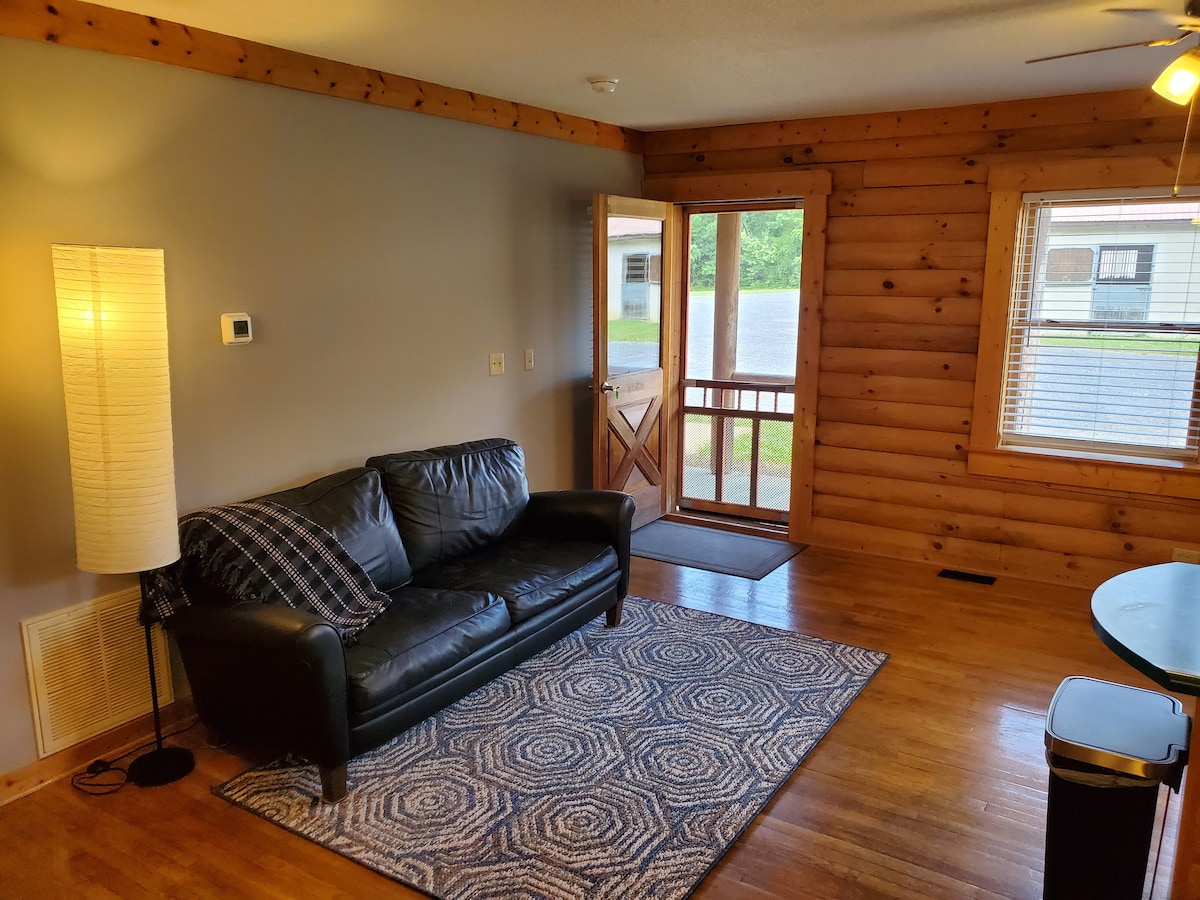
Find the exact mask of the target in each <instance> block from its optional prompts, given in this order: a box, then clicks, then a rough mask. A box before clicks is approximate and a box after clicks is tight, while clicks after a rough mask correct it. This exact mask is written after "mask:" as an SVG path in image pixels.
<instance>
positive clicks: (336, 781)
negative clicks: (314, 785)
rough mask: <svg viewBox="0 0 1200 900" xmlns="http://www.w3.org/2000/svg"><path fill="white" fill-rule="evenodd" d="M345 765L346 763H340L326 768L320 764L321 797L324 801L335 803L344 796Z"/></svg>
mask: <svg viewBox="0 0 1200 900" xmlns="http://www.w3.org/2000/svg"><path fill="white" fill-rule="evenodd" d="M346 767H347V763H342V764H341V765H340V766H334V767H332V768H327V767H326V766H321V767H320V769H321V799H322V800H324V801H325V802H326V803H337V802H338V801H339V800H342V799H344V798H345V796H346Z"/></svg>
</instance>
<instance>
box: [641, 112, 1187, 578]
mask: <svg viewBox="0 0 1200 900" xmlns="http://www.w3.org/2000/svg"><path fill="white" fill-rule="evenodd" d="M1184 112H1185V111H1183V110H1181V109H1180V108H1179V107H1175V106H1173V105H1172V104H1169V103H1167V102H1166V101H1164V100H1161V99H1159V98H1158V97H1157V96H1155V95H1154V94H1153V93H1151V92H1150V91H1149V90H1145V91H1142V90H1138V91H1128V92H1119V93H1109V94H1102V95H1087V96H1074V97H1059V98H1050V99H1041V100H1029V101H1015V102H1004V103H995V104H980V105H974V106H966V107H956V108H952V109H936V110H917V111H912V112H902V113H885V114H875V115H862V116H846V117H833V118H824V119H811V120H798V121H788V122H773V123H766V124H755V125H744V126H725V127H717V128H703V129H691V130H686V131H671V132H658V133H651V134H648V135H647V136H646V156H645V166H646V192H647V193H646V195H647V196H656V195H657V194H659V193H661V192H662V191H663V190H664V185H665V184H668V183H670V182H671V181H673V180H676V179H677V178H678V176H688V175H700V174H713V173H729V174H730V175H735V174H736V175H740V176H751V175H753V176H754V180H756V181H758V182H759V183H763V182H766V183H769V182H770V181H771V179H772V177H778V178H781V179H783V178H787V177H791V178H793V179H794V177H795V175H796V173H797V171H798V170H805V169H810V170H825V171H828V172H829V173H831V175H832V179H833V189H832V193H831V194H830V196H829V202H828V211H827V215H828V221H827V233H826V253H825V273H824V294H823V297H822V298H821V303H820V312H819V323H817V327H818V328H819V331H820V335H821V340H820V350H819V365H818V366H817V370H818V375H817V384H816V391H815V398H816V409H817V421H816V430H815V435H816V440H815V446H814V447H813V448H812V454H811V456H812V459H813V471H812V473H811V483H812V490H811V495H807V494H806V495H805V504H806V506H807V508H802V509H796V510H793V521H794V522H796V523H799V525H798V527H797V528H796V529H795V533H794V535H793V536H794V537H795V538H797V539H799V540H804V541H807V542H810V543H814V544H818V545H822V546H828V547H837V548H844V549H854V550H864V551H867V552H871V553H877V554H882V555H886V556H894V557H900V558H907V559H920V560H925V561H929V562H934V563H937V564H940V565H944V566H947V567H950V568H955V569H964V570H968V571H972V572H979V573H986V574H993V575H1019V576H1022V577H1027V578H1034V579H1038V580H1043V581H1058V582H1064V583H1072V584H1079V585H1082V586H1094V585H1096V584H1098V583H1099V582H1100V581H1102V580H1104V579H1105V578H1108V577H1110V576H1112V575H1114V574H1117V573H1118V572H1121V571H1124V570H1126V569H1129V568H1133V567H1136V566H1142V565H1148V564H1153V563H1159V562H1165V561H1168V560H1169V559H1170V558H1171V551H1172V548H1173V547H1180V546H1182V547H1196V546H1200V501H1194V500H1180V499H1173V498H1166V497H1161V496H1155V495H1152V494H1132V493H1119V492H1114V491H1104V490H1099V489H1076V488H1070V489H1068V488H1062V487H1058V486H1053V485H1051V484H1048V483H1037V482H1030V481H1016V480H1009V479H1002V478H994V477H984V476H978V475H969V474H968V472H967V451H968V438H969V433H970V430H971V415H972V403H973V395H974V388H975V384H974V382H975V364H976V354H977V351H978V347H979V324H980V311H981V307H982V296H983V277H984V259H985V251H986V241H987V231H988V220H989V198H990V195H989V192H988V189H987V180H988V172H989V168H990V167H992V166H994V165H996V164H998V163H1013V162H1021V163H1026V164H1029V165H1031V166H1037V165H1038V164H1042V163H1048V162H1051V161H1060V160H1069V159H1096V158H1098V157H1112V158H1113V162H1114V164H1115V165H1120V164H1121V163H1120V162H1119V159H1120V158H1126V157H1129V158H1133V157H1138V158H1146V157H1151V158H1154V159H1156V160H1158V161H1159V165H1158V166H1157V168H1158V169H1159V171H1171V172H1173V171H1174V169H1175V165H1176V163H1177V161H1178V158H1179V152H1180V146H1181V139H1182V136H1183V131H1184V126H1185V120H1186V116H1185V114H1184ZM806 305H807V303H806ZM810 327H811V323H810ZM804 387H805V386H803V385H801V386H799V387H798V390H803V389H804ZM809 387H810V388H811V387H812V386H811V385H809ZM1197 477H1198V478H1200V474H1198V475H1197Z"/></svg>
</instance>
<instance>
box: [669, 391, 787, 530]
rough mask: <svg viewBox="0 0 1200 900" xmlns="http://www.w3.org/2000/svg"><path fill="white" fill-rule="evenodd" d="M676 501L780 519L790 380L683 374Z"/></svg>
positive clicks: (783, 503)
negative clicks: (680, 461)
mask: <svg viewBox="0 0 1200 900" xmlns="http://www.w3.org/2000/svg"><path fill="white" fill-rule="evenodd" d="M682 389H683V403H682V412H683V421H684V437H683V467H682V470H683V489H682V491H681V492H680V505H681V506H684V507H688V508H693V509H698V510H703V511H708V512H720V513H731V514H733V515H740V516H746V517H749V518H755V519H759V520H764V521H776V522H786V521H787V512H788V504H789V501H790V496H791V458H792V420H793V418H794V414H795V393H796V385H795V384H794V383H793V382H787V381H784V380H782V379H780V380H767V379H762V380H759V379H755V380H752V381H751V380H713V379H698V378H689V379H685V380H684V381H683V382H682Z"/></svg>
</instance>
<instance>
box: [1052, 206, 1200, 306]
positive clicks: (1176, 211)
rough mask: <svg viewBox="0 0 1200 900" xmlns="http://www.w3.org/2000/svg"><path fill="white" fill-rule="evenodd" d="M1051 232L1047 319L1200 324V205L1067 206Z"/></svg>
mask: <svg viewBox="0 0 1200 900" xmlns="http://www.w3.org/2000/svg"><path fill="white" fill-rule="evenodd" d="M1045 227H1046V228H1047V232H1046V238H1045V246H1046V248H1047V249H1046V259H1045V263H1044V268H1042V267H1040V266H1039V267H1038V268H1039V269H1040V270H1041V271H1044V273H1045V275H1044V281H1043V282H1042V283H1041V285H1040V288H1041V290H1040V295H1039V296H1038V297H1037V300H1038V301H1040V310H1039V308H1038V307H1035V310H1036V311H1040V314H1041V317H1042V318H1046V319H1058V320H1072V319H1091V320H1103V321H1111V322H1113V323H1114V324H1116V323H1119V322H1122V321H1124V322H1160V323H1172V324H1184V323H1189V324H1195V323H1197V322H1200V271H1198V270H1197V269H1196V267H1195V266H1194V265H1193V260H1194V259H1197V258H1200V253H1198V252H1197V251H1198V249H1200V203H1165V204H1164V203H1144V204H1143V203H1125V204H1122V205H1112V206H1107V205H1106V206H1097V205H1094V204H1092V205H1088V206H1086V207H1083V206H1073V207H1072V206H1063V207H1057V208H1054V209H1052V210H1051V214H1050V216H1049V220H1048V223H1047V225H1046V226H1045ZM1193 291H1195V292H1197V297H1196V299H1195V300H1191V299H1190V297H1191V294H1192V293H1193ZM1035 314H1036V312H1035Z"/></svg>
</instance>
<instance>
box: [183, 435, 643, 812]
mask: <svg viewBox="0 0 1200 900" xmlns="http://www.w3.org/2000/svg"><path fill="white" fill-rule="evenodd" d="M524 463H525V461H524V454H523V452H522V450H521V448H520V447H519V446H518V445H517V444H515V443H513V442H512V441H509V440H504V439H490V440H484V441H474V442H471V443H466V444H460V445H455V446H448V447H437V448H434V449H431V450H423V451H414V452H406V453H394V454H389V455H386V456H377V457H373V458H371V459H369V460H367V464H366V466H363V467H361V468H354V469H348V470H346V471H343V472H338V473H336V474H333V475H329V476H326V477H324V478H320V479H317V480H316V481H314V482H312V483H311V484H308V485H305V486H303V487H299V488H295V489H292V490H287V491H281V492H278V493H275V494H270V495H267V497H266V498H259V499H269V500H272V501H274V502H276V503H279V504H282V505H284V506H287V507H289V508H290V509H292V510H295V511H296V512H299V513H300V514H301V515H302V516H304V517H306V518H307V519H309V520H311V521H312V522H316V523H317V524H318V525H320V526H321V527H323V528H324V529H327V530H328V531H329V532H330V533H332V534H333V535H334V536H335V537H336V538H337V539H338V541H339V542H340V543H341V544H342V545H343V546H344V547H345V548H346V550H347V551H348V552H349V554H350V556H351V557H353V559H355V560H357V562H358V563H359V564H361V566H362V568H363V569H364V570H365V571H366V573H367V574H368V575H369V576H370V577H371V580H372V581H373V582H374V584H375V586H376V587H377V588H378V589H379V590H380V591H383V592H385V593H386V594H387V595H388V596H389V597H390V598H391V599H390V603H389V604H388V606H387V608H386V610H385V611H384V612H383V613H382V614H380V615H379V616H378V617H377V618H375V619H374V620H373V621H372V622H371V623H370V624H369V625H367V626H366V627H365V628H364V629H362V630H361V631H360V632H358V633H357V635H355V637H354V638H353V639H351V640H350V641H347V642H343V640H342V638H341V636H340V635H339V633H338V632H337V631H336V630H335V629H334V627H333V626H331V625H330V624H329V623H328V622H327V621H325V620H323V619H322V618H320V617H318V616H317V615H314V614H313V613H310V612H303V611H300V610H298V609H294V608H292V607H290V606H287V605H284V604H272V603H263V602H253V601H249V602H248V601H244V600H243V601H241V602H238V601H237V600H236V599H235V598H234V597H231V596H230V595H229V594H228V592H227V591H226V590H225V589H224V587H223V586H222V585H220V584H216V583H214V582H213V580H212V579H211V578H210V579H207V580H205V579H203V578H199V577H198V576H197V575H196V574H195V572H194V571H193V572H191V573H189V572H185V573H184V575H183V583H184V584H185V585H186V588H187V594H188V597H189V600H190V605H188V606H186V607H184V608H183V609H180V610H179V611H178V612H177V613H175V614H174V615H172V616H171V617H170V619H169V620H168V627H169V628H170V630H171V632H172V633H173V634H174V636H175V638H176V641H177V643H178V646H179V651H180V656H181V657H182V660H183V665H184V669H185V671H186V673H187V678H188V681H189V683H190V685H191V689H192V696H193V698H194V701H195V704H196V709H197V711H198V712H199V715H200V718H201V720H202V721H203V723H204V724H205V726H206V727H207V728H208V729H209V731H210V733H213V734H216V735H220V736H221V737H222V738H224V739H228V740H231V741H233V742H235V743H238V742H243V743H247V744H253V745H257V746H268V747H272V748H276V749H278V750H280V751H287V752H291V753H295V754H298V755H299V756H302V757H304V758H306V759H308V760H309V761H310V762H312V763H315V764H316V765H317V766H318V767H319V768H320V772H321V782H322V790H323V795H324V798H325V799H326V800H329V801H334V800H338V799H340V798H341V797H343V796H345V794H346V774H347V763H348V761H349V760H350V759H351V758H353V757H354V756H356V755H358V754H360V753H362V752H364V751H366V750H369V749H371V748H373V747H377V746H379V745H380V744H383V743H385V742H386V741H388V740H389V739H391V738H392V737H394V736H395V735H397V734H399V733H400V732H401V731H403V730H404V729H406V728H408V727H409V726H411V725H413V724H415V723H416V722H419V721H420V720H421V719H424V718H425V717H427V716H429V715H430V714H432V713H433V712H435V711H437V710H438V709H440V708H442V707H444V706H446V705H447V704H449V703H451V702H453V701H454V700H457V699H458V698H460V697H462V696H464V695H465V694H467V693H469V692H470V691H472V690H474V689H475V688H477V687H479V686H480V685H482V684H484V683H486V682H487V681H489V680H490V679H492V678H494V677H495V676H496V675H498V674H500V673H502V672H504V671H506V670H507V669H509V668H511V667H513V666H515V665H516V664H517V663H519V662H521V661H522V660H524V659H526V658H528V657H529V656H531V655H533V654H534V653H536V652H537V651H539V650H541V649H543V648H544V647H547V646H549V645H550V644H551V643H553V642H554V641H556V640H558V639H559V638H560V637H562V636H563V635H565V634H568V633H569V632H570V631H572V630H574V629H575V628H578V627H579V626H580V625H582V624H584V623H585V622H588V621H589V620H591V619H592V618H594V617H596V616H598V615H599V614H600V613H605V614H606V615H607V624H608V625H610V626H614V625H617V624H619V622H620V617H621V604H622V601H623V600H624V597H625V594H626V591H627V588H628V584H629V534H630V523H631V520H632V516H633V500H632V499H631V498H630V497H629V496H628V495H626V494H623V493H619V492H615V491H593V490H574V491H552V492H542V493H533V494H530V493H529V491H528V487H527V482H526V478H525V464H524ZM191 549H193V550H195V548H191ZM188 556H189V554H188V548H185V559H187V558H188ZM192 556H193V558H194V553H193V554H192Z"/></svg>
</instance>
